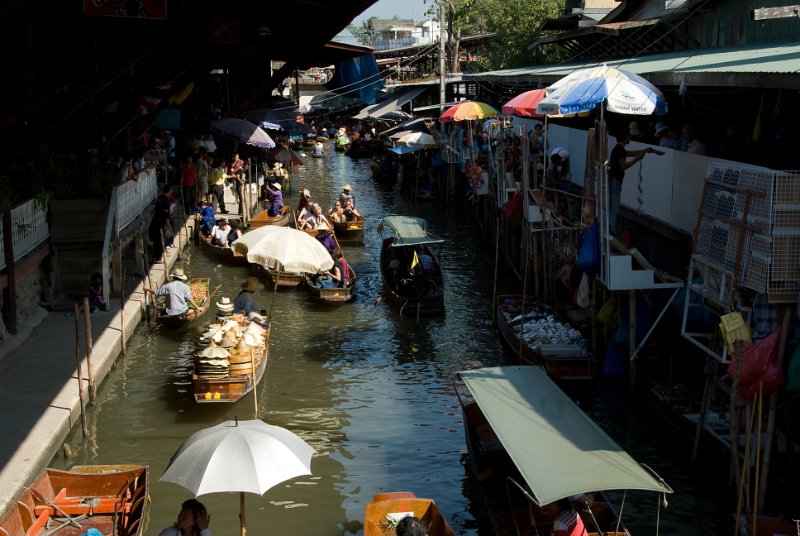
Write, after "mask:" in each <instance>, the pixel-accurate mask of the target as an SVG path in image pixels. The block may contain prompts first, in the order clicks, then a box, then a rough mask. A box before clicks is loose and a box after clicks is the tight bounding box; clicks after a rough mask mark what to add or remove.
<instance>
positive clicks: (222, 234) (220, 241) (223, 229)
mask: <svg viewBox="0 0 800 536" xmlns="http://www.w3.org/2000/svg"><path fill="white" fill-rule="evenodd" d="M230 232H231V228H230V226H229V225H228V218H222V219H220V220H219V221H218V222H217V225H215V226H214V228H213V229H211V243H212V244H216V245H217V246H223V247H228V233H230Z"/></svg>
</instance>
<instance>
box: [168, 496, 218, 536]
mask: <svg viewBox="0 0 800 536" xmlns="http://www.w3.org/2000/svg"><path fill="white" fill-rule="evenodd" d="M209 523H211V516H210V515H208V512H207V511H206V507H205V506H203V503H201V502H200V501H198V500H197V499H188V500H186V501H184V502H183V504H182V505H181V511H180V513H178V520H177V521H176V522H175V524H174V525H172V526H171V527H168V528H166V529H164V530H162V531H161V533H160V534H159V535H158V536H211V531H210V530H209V529H208V525H209Z"/></svg>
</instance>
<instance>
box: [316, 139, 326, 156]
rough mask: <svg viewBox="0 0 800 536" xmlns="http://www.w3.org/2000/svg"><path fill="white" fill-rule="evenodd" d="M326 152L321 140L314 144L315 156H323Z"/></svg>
mask: <svg viewBox="0 0 800 536" xmlns="http://www.w3.org/2000/svg"><path fill="white" fill-rule="evenodd" d="M324 154H325V147H324V146H323V145H322V142H321V141H318V142H317V143H315V144H314V156H322V155H324Z"/></svg>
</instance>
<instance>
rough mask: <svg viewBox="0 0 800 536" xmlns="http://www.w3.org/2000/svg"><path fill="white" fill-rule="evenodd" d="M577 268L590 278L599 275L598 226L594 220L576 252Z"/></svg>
mask: <svg viewBox="0 0 800 536" xmlns="http://www.w3.org/2000/svg"><path fill="white" fill-rule="evenodd" d="M578 267H579V268H580V269H581V270H583V271H584V272H585V273H587V274H588V275H590V276H592V277H594V276H596V275H597V274H598V273H600V226H599V225H598V223H597V220H596V219H595V220H594V222H593V223H592V225H591V226H590V227H589V229H588V230H587V231H586V234H584V235H583V243H582V244H581V247H580V249H579V250H578Z"/></svg>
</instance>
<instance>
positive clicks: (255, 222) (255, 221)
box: [250, 205, 291, 227]
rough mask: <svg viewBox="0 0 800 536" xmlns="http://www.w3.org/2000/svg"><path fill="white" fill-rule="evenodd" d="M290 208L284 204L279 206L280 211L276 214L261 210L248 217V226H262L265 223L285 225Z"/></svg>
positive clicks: (287, 223) (288, 218)
mask: <svg viewBox="0 0 800 536" xmlns="http://www.w3.org/2000/svg"><path fill="white" fill-rule="evenodd" d="M290 214H291V209H290V208H289V207H287V206H286V205H284V206H282V207H281V213H280V214H278V215H277V216H270V215H269V212H268V211H266V210H262V211H261V212H259V213H258V214H256V215H255V216H253V217H252V218H251V219H250V227H264V226H265V225H277V226H279V227H286V226H287V225H289V220H290Z"/></svg>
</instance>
